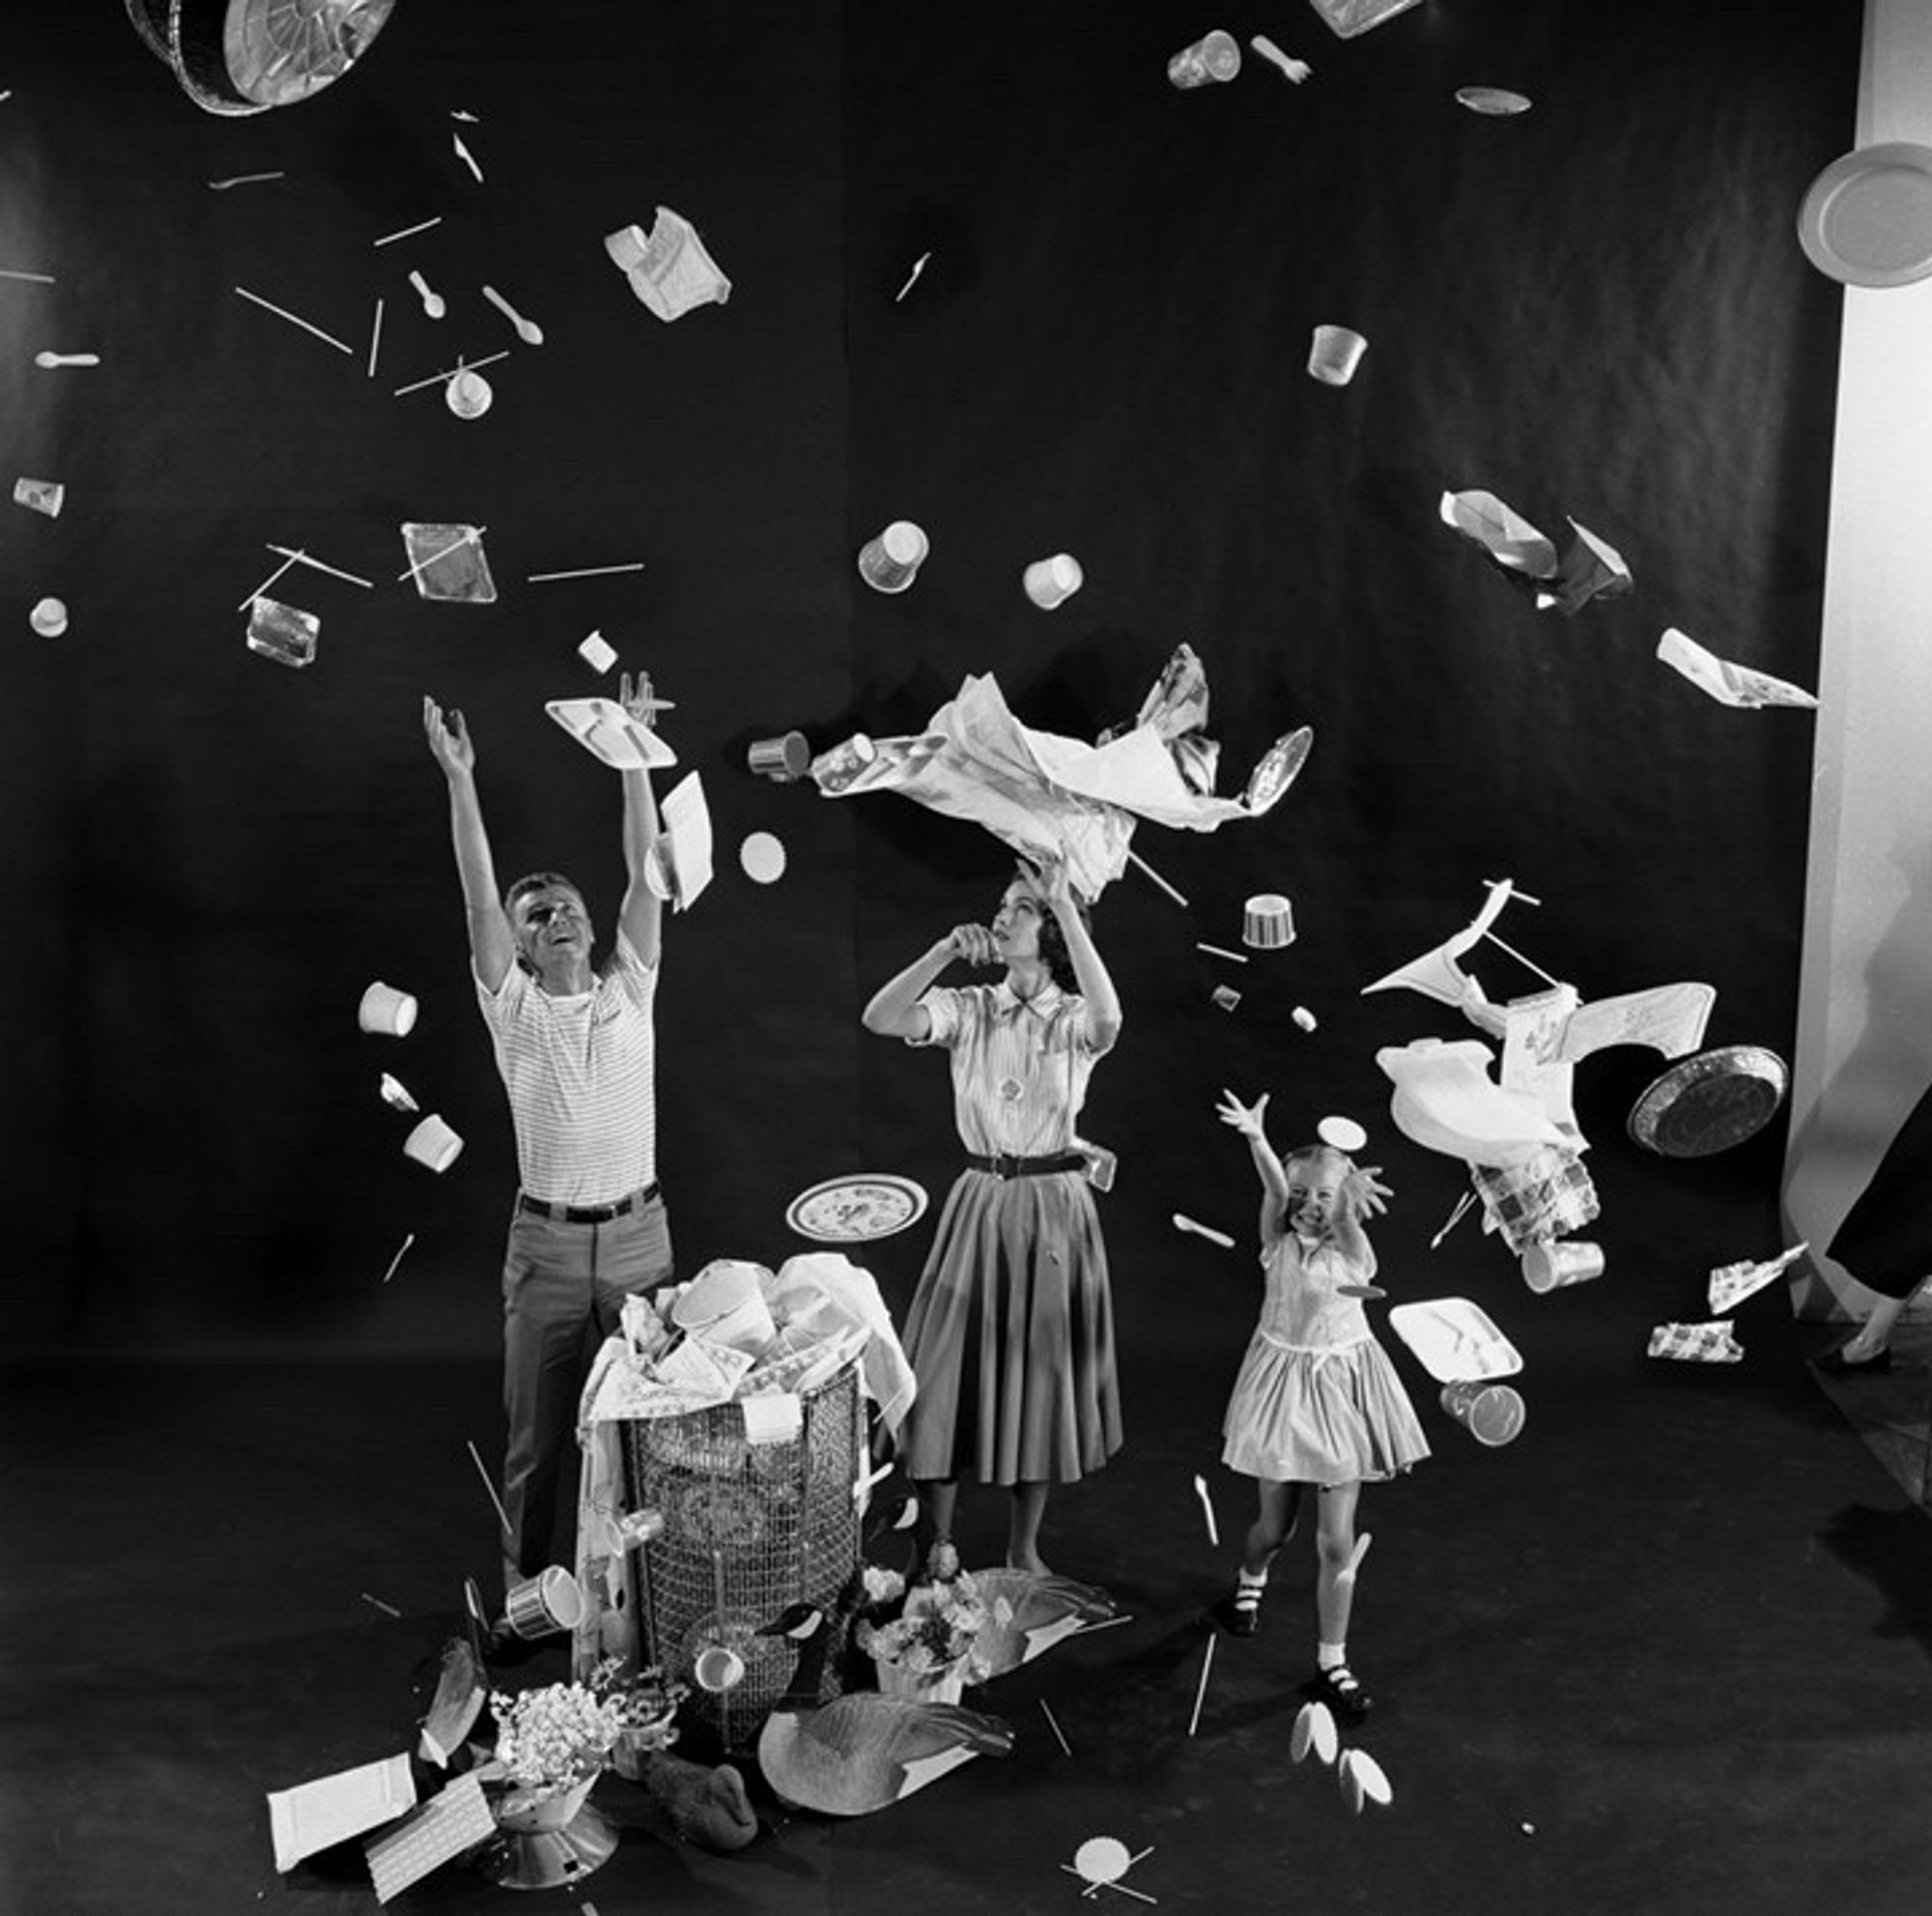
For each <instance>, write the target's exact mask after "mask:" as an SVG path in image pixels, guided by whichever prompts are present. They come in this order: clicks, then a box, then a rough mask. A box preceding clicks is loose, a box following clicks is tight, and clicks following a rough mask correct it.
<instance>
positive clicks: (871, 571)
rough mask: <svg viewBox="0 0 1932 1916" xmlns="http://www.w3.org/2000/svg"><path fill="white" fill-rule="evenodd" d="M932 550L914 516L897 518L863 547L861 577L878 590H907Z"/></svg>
mask: <svg viewBox="0 0 1932 1916" xmlns="http://www.w3.org/2000/svg"><path fill="white" fill-rule="evenodd" d="M930 550H931V547H930V546H929V545H928V544H927V542H926V537H925V534H924V532H923V531H922V530H921V529H920V528H919V527H917V526H915V525H914V524H913V523H912V521H911V520H910V519H895V520H894V521H893V523H892V524H891V525H890V526H888V527H887V528H886V529H885V530H884V531H883V532H881V533H879V534H878V536H877V537H876V538H871V539H867V541H866V543H865V544H864V545H863V546H862V547H861V548H860V549H859V577H860V578H861V579H863V580H864V581H865V582H866V584H867V585H868V586H871V588H872V589H873V591H875V592H903V591H904V590H905V588H906V587H907V586H910V585H911V584H912V582H913V580H914V579H915V578H916V577H917V576H918V573H919V568H920V567H921V566H922V565H923V563H924V562H925V556H926V554H927V553H928V552H929V551H930Z"/></svg>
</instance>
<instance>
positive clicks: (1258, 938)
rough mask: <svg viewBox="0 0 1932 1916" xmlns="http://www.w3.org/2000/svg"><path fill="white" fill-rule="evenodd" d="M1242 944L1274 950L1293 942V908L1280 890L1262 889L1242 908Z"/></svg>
mask: <svg viewBox="0 0 1932 1916" xmlns="http://www.w3.org/2000/svg"><path fill="white" fill-rule="evenodd" d="M1241 943H1242V944H1244V945H1246V946H1247V947H1248V948H1249V949H1250V950H1251V951H1257V952H1275V951H1280V950H1281V948H1282V947H1283V946H1284V945H1292V944H1293V943H1294V907H1293V905H1292V904H1291V903H1290V902H1289V901H1288V900H1286V899H1285V898H1283V897H1282V896H1281V894H1280V893H1279V892H1261V893H1259V894H1257V895H1256V896H1255V897H1254V898H1251V899H1250V900H1249V901H1247V903H1246V904H1245V905H1243V906H1242V907H1241Z"/></svg>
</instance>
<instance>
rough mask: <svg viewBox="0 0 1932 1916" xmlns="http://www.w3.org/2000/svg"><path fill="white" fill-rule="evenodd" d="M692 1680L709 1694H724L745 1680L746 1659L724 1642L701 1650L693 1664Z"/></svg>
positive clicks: (714, 1695) (715, 1695)
mask: <svg viewBox="0 0 1932 1916" xmlns="http://www.w3.org/2000/svg"><path fill="white" fill-rule="evenodd" d="M691 1676H692V1681H693V1682H695V1683H696V1685H697V1687H698V1688H699V1689H700V1690H702V1691H703V1692H704V1693H705V1694H706V1695H707V1696H712V1697H718V1696H723V1695H724V1693H725V1691H726V1690H735V1689H736V1688H737V1687H738V1685H739V1684H740V1683H742V1682H743V1681H744V1680H745V1659H744V1658H743V1657H741V1656H740V1655H739V1654H738V1652H737V1651H736V1650H734V1649H728V1648H727V1647H726V1646H725V1644H712V1645H711V1647H710V1648H709V1649H703V1650H699V1651H698V1653H697V1658H696V1662H694V1663H693V1664H692V1666H691Z"/></svg>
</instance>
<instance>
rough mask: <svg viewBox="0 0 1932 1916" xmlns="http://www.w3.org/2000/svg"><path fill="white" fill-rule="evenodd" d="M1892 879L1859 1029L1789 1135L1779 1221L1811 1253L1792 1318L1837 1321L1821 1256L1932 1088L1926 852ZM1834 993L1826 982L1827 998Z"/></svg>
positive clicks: (1837, 1268) (1843, 1283) (1841, 1289)
mask: <svg viewBox="0 0 1932 1916" xmlns="http://www.w3.org/2000/svg"><path fill="white" fill-rule="evenodd" d="M1900 875H1901V876H1902V877H1903V878H1904V880H1905V882H1906V887H1907V890H1906V895H1905V898H1904V900H1903V901H1901V903H1900V904H1899V907H1898V909H1897V911H1896V912H1895V913H1894V914H1893V915H1892V919H1891V923H1890V924H1889V926H1888V927H1887V929H1886V932H1885V935H1884V936H1883V937H1882V938H1881V939H1880V940H1879V941H1878V944H1877V946H1876V947H1875V948H1874V950H1873V952H1872V955H1871V958H1870V960H1869V961H1868V962H1867V964H1866V966H1865V970H1864V982H1863V1003H1864V1013H1865V1019H1864V1029H1863V1030H1862V1032H1861V1034H1860V1036H1859V1040H1858V1042H1857V1044H1854V1045H1853V1046H1852V1048H1851V1049H1850V1050H1849V1051H1848V1052H1847V1053H1846V1055H1845V1060H1844V1062H1843V1064H1842V1065H1840V1066H1839V1068H1838V1070H1837V1072H1836V1073H1835V1074H1834V1075H1833V1077H1831V1078H1830V1079H1828V1080H1827V1081H1826V1083H1825V1084H1824V1086H1823V1087H1822V1090H1821V1093H1820V1096H1819V1097H1818V1099H1817V1101H1816V1102H1815V1103H1814V1104H1813V1105H1812V1107H1811V1109H1810V1111H1809V1112H1807V1113H1806V1115H1805V1118H1804V1123H1803V1124H1802V1125H1800V1126H1798V1127H1796V1128H1794V1130H1792V1133H1791V1144H1790V1151H1789V1156H1788V1158H1787V1160H1786V1161H1787V1162H1788V1163H1790V1164H1791V1165H1792V1167H1793V1168H1792V1171H1791V1174H1790V1176H1789V1177H1788V1178H1787V1179H1786V1181H1785V1188H1784V1212H1785V1216H1786V1219H1787V1221H1788V1223H1789V1226H1790V1228H1791V1230H1792V1231H1793V1232H1794V1233H1795V1235H1796V1236H1797V1237H1801V1238H1804V1239H1806V1240H1808V1241H1809V1243H1810V1245H1811V1253H1810V1257H1809V1260H1808V1268H1807V1269H1806V1270H1805V1272H1804V1275H1802V1276H1801V1277H1800V1278H1798V1279H1797V1280H1796V1281H1795V1282H1794V1284H1793V1286H1792V1307H1793V1309H1794V1310H1795V1311H1796V1313H1797V1314H1798V1316H1800V1317H1801V1318H1835V1317H1841V1316H1843V1315H1846V1313H1845V1312H1844V1311H1843V1310H1842V1309H1841V1308H1840V1307H1839V1306H1841V1305H1842V1304H1843V1302H1844V1301H1845V1300H1846V1298H1847V1296H1848V1295H1849V1294H1851V1293H1853V1292H1855V1290H1856V1289H1857V1287H1856V1286H1855V1285H1854V1282H1853V1280H1852V1278H1851V1277H1850V1275H1849V1273H1847V1272H1846V1271H1845V1270H1844V1268H1843V1267H1842V1266H1841V1265H1838V1264H1836V1263H1834V1262H1833V1260H1832V1259H1831V1258H1829V1257H1827V1256H1826V1255H1825V1246H1826V1245H1827V1244H1829V1243H1830V1242H1831V1240H1832V1235H1833V1232H1834V1231H1835V1230H1836V1229H1837V1227H1838V1224H1839V1221H1840V1220H1841V1219H1842V1218H1843V1217H1844V1215H1845V1213H1846V1212H1847V1211H1849V1210H1850V1209H1851V1206H1852V1203H1853V1200H1854V1199H1855V1198H1856V1197H1857V1196H1858V1194H1859V1192H1860V1191H1861V1189H1862V1188H1863V1187H1864V1184H1865V1181H1866V1180H1867V1179H1868V1178H1869V1177H1870V1176H1871V1174H1872V1172H1873V1171H1874V1170H1876V1169H1877V1167H1878V1161H1879V1159H1880V1158H1882V1157H1883V1156H1884V1155H1885V1150H1886V1147H1887V1145H1889V1143H1890V1141H1891V1138H1892V1135H1893V1133H1894V1132H1895V1131H1896V1130H1897V1129H1898V1127H1899V1126H1900V1125H1901V1124H1902V1123H1903V1122H1904V1120H1905V1117H1906V1114H1907V1113H1908V1112H1909V1111H1910V1110H1911V1109H1912V1106H1913V1104H1914V1103H1915V1102H1916V1101H1918V1097H1919V1096H1920V1094H1921V1093H1922V1092H1923V1091H1924V1089H1925V1087H1926V1084H1927V1081H1928V1078H1932V1036H1928V1032H1932V984H1928V981H1927V977H1926V967H1925V954H1926V953H1927V952H1928V951H1932V842H1926V841H1921V842H1920V844H1919V847H1918V854H1917V858H1916V862H1915V863H1914V864H1913V866H1912V867H1910V868H1909V869H1907V870H1905V871H1903V872H1901V874H1900ZM1840 990H1841V987H1839V986H1838V984H1837V983H1836V982H1835V981H1834V982H1833V997H1834V998H1839V995H1840ZM1840 1002H1842V1000H1840ZM1928 1169H1932V1167H1928Z"/></svg>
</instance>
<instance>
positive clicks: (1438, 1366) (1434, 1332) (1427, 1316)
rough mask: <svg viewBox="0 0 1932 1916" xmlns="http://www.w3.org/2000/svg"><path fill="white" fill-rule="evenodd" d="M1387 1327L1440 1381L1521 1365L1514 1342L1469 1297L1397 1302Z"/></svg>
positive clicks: (1507, 1372) (1503, 1372) (1505, 1372)
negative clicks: (1420, 1301)
mask: <svg viewBox="0 0 1932 1916" xmlns="http://www.w3.org/2000/svg"><path fill="white" fill-rule="evenodd" d="M1389 1328H1390V1329H1391V1330H1393V1331H1394V1332H1395V1334H1396V1335H1397V1336H1398V1337H1400V1338H1401V1339H1402V1341H1403V1342H1404V1343H1405V1344H1406V1345H1407V1346H1408V1348H1409V1349H1410V1350H1411V1351H1413V1352H1414V1353H1415V1356H1416V1360H1417V1361H1418V1362H1419V1363H1420V1364H1421V1365H1422V1367H1423V1369H1424V1370H1426V1371H1427V1372H1428V1373H1429V1374H1430V1376H1431V1377H1433V1378H1434V1379H1435V1381H1436V1383H1437V1384H1463V1383H1467V1382H1482V1381H1484V1380H1487V1379H1489V1378H1492V1377H1513V1376H1514V1375H1515V1374H1516V1373H1517V1372H1518V1371H1520V1369H1521V1368H1522V1358H1521V1355H1520V1353H1519V1352H1518V1350H1517V1348H1516V1346H1515V1345H1514V1344H1512V1343H1511V1342H1510V1340H1509V1339H1508V1338H1507V1337H1505V1336H1504V1335H1503V1333H1502V1332H1501V1331H1500V1330H1497V1329H1496V1326H1495V1322H1494V1320H1493V1319H1492V1317H1491V1316H1490V1314H1489V1312H1488V1311H1486V1310H1485V1309H1484V1308H1483V1307H1482V1305H1481V1304H1477V1303H1471V1302H1470V1301H1469V1300H1468V1299H1467V1298H1431V1299H1429V1300H1428V1301H1426V1302H1423V1303H1413V1304H1397V1305H1396V1307H1395V1308H1394V1309H1393V1310H1392V1311H1390V1312H1389Z"/></svg>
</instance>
